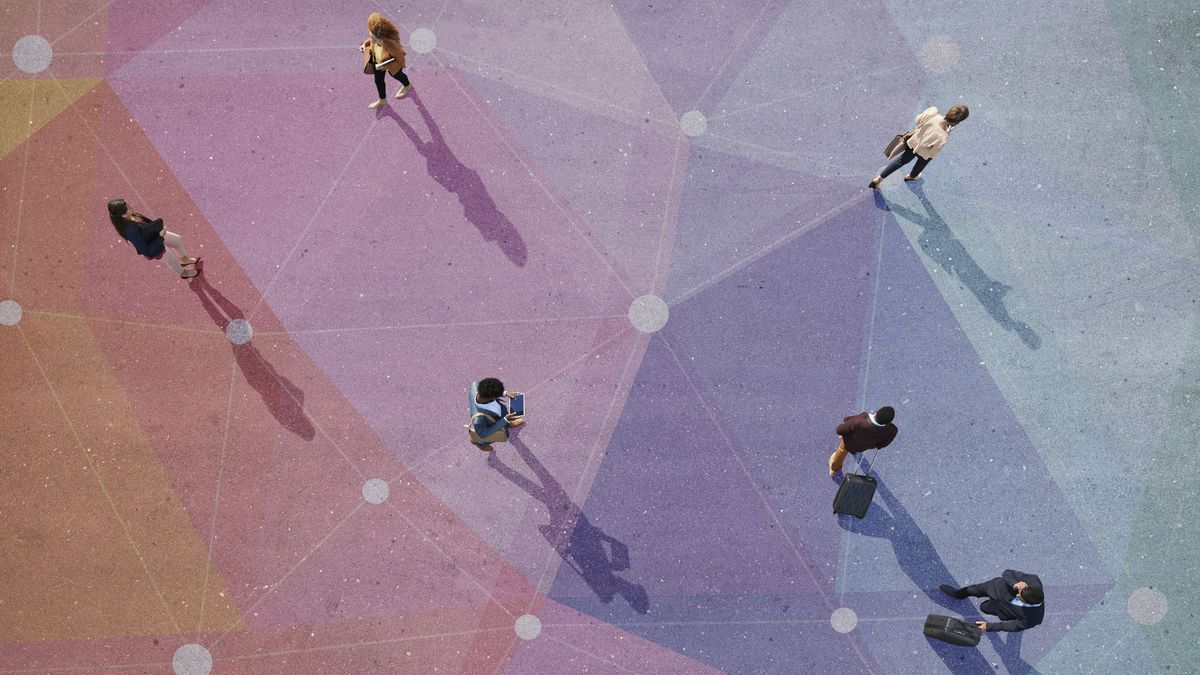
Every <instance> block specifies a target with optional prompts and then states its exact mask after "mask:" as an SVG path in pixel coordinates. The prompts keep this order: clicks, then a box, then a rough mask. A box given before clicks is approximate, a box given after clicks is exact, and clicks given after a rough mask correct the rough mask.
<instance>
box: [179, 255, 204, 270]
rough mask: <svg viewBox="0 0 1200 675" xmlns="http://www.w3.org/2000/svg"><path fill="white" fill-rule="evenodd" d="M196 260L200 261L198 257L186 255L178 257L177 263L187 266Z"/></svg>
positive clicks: (193, 263) (196, 261)
mask: <svg viewBox="0 0 1200 675" xmlns="http://www.w3.org/2000/svg"><path fill="white" fill-rule="evenodd" d="M198 262H200V259H199V258H191V257H188V256H186V255H185V256H183V257H182V258H180V259H179V264H180V265H183V266H184V267H187V266H188V265H195V264H196V263H198Z"/></svg>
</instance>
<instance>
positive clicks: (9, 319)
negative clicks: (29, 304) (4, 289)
mask: <svg viewBox="0 0 1200 675" xmlns="http://www.w3.org/2000/svg"><path fill="white" fill-rule="evenodd" d="M20 321H21V305H20V304H18V303H17V301H16V300H5V301H4V302H0V323H2V324H4V325H5V326H15V325H17V324H18V323H20Z"/></svg>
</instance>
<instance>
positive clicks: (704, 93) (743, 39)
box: [692, 0, 775, 110]
mask: <svg viewBox="0 0 1200 675" xmlns="http://www.w3.org/2000/svg"><path fill="white" fill-rule="evenodd" d="M773 4H775V2H774V0H767V1H766V2H764V3H763V6H762V9H760V10H758V14H757V15H755V17H754V20H753V21H751V22H750V28H748V29H747V30H746V33H745V34H744V35H742V37H741V39H739V40H738V41H737V44H735V45H734V46H733V49H730V50H729V54H728V55H727V56H726V57H725V62H724V63H722V64H721V67H720V68H718V69H717V72H715V73H713V76H712V77H710V78H708V86H706V87H705V88H704V91H702V92H700V96H699V98H697V99H696V103H695V104H694V105H693V106H692V109H693V110H699V109H700V104H701V103H704V98H705V97H706V96H708V92H709V91H712V87H713V85H714V84H716V82H717V78H719V77H721V74H722V73H724V72H725V69H726V68H728V67H729V64H730V62H732V61H733V57H734V56H737V53H738V50H739V49H741V48H742V44H743V43H744V42H746V40H748V39H749V38H750V34H751V33H753V32H754V31H755V29H756V28H758V21H759V19H761V18H762V17H763V14H766V13H767V8H769V7H770V6H771V5H773Z"/></svg>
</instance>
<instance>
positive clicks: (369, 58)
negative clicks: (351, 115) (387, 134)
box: [358, 12, 412, 110]
mask: <svg viewBox="0 0 1200 675" xmlns="http://www.w3.org/2000/svg"><path fill="white" fill-rule="evenodd" d="M367 30H368V31H370V33H371V37H369V38H367V39H366V40H363V43H362V44H360V45H359V46H358V51H360V52H362V53H363V72H364V73H366V74H368V75H374V76H375V89H376V91H378V92H379V99H378V100H376V101H373V102H372V103H371V105H369V106H367V107H368V108H370V109H372V110H374V109H376V108H378V107H379V106H381V105H383V104H384V103H387V87H386V86H384V75H387V74H390V75H391V76H392V77H394V78H396V79H397V80H400V85H401V86H400V89H399V90H398V91H397V92H396V98H404V95H405V94H407V93H408V90H409V88H410V87H411V86H412V84H411V83H410V82H409V81H408V76H407V75H405V74H404V47H402V46H400V29H399V28H396V24H394V23H392V22H391V21H388V20H387V19H386V18H384V16H383V15H382V14H380V13H379V12H372V13H371V16H369V17H367Z"/></svg>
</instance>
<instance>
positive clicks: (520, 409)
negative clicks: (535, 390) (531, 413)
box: [508, 394, 525, 415]
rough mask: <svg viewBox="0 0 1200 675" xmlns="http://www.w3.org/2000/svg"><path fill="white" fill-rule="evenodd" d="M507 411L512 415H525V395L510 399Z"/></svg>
mask: <svg viewBox="0 0 1200 675" xmlns="http://www.w3.org/2000/svg"><path fill="white" fill-rule="evenodd" d="M508 411H509V412H511V413H513V414H514V415H524V414H525V394H521V395H520V396H514V397H513V398H512V401H510V402H509V406H508Z"/></svg>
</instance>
